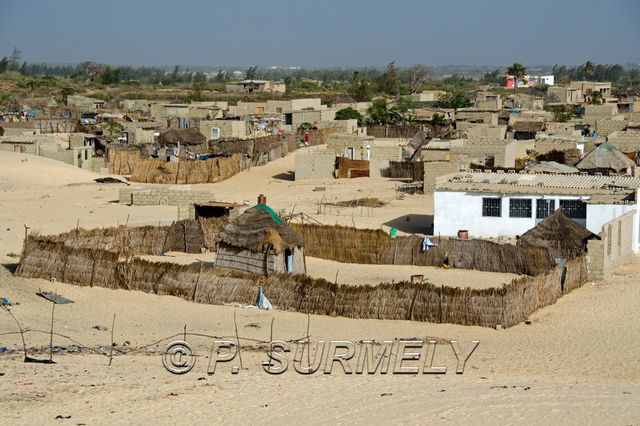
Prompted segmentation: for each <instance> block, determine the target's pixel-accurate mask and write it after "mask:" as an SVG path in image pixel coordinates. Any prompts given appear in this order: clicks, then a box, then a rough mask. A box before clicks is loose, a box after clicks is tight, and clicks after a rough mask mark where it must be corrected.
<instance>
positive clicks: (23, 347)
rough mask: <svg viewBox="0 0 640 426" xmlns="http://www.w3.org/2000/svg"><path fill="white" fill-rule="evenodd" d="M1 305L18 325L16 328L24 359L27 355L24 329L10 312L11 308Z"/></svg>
mask: <svg viewBox="0 0 640 426" xmlns="http://www.w3.org/2000/svg"><path fill="white" fill-rule="evenodd" d="M2 307H3V308H4V309H6V311H7V312H8V313H9V315H11V318H13V320H14V321H15V323H16V325H17V326H18V330H20V337H21V338H22V349H23V350H24V360H25V361H26V360H27V358H29V357H28V356H27V342H26V341H25V340H24V330H23V329H22V326H21V325H20V322H19V321H18V319H17V318H16V317H15V316H14V315H13V313H12V312H11V309H9V308H7V307H6V306H2Z"/></svg>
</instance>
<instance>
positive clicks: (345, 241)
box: [290, 223, 555, 275]
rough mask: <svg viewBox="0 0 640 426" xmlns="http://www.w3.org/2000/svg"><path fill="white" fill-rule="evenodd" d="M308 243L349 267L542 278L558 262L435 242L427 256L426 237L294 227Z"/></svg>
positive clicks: (535, 250) (543, 254)
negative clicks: (401, 267)
mask: <svg viewBox="0 0 640 426" xmlns="http://www.w3.org/2000/svg"><path fill="white" fill-rule="evenodd" d="M290 225H291V226H292V227H293V228H294V229H295V230H296V231H297V232H298V233H300V235H302V237H303V239H304V241H305V249H304V250H305V254H306V255H308V256H312V257H319V258H323V259H330V260H335V261H337V262H343V263H361V264H388V265H417V266H436V267H440V266H442V264H443V263H445V261H447V263H448V264H449V265H450V266H451V267H453V268H458V269H476V270H479V271H491V272H504V273H512V274H518V275H538V274H540V273H542V272H545V271H548V270H549V269H552V268H553V266H554V265H555V262H554V261H553V259H552V258H551V256H550V255H549V252H548V251H547V250H546V249H545V248H541V247H519V246H515V245H512V244H499V243H494V242H491V241H486V240H454V239H449V238H442V239H440V238H437V237H436V238H434V242H435V243H437V244H438V247H437V248H431V249H429V250H428V251H422V238H420V237H417V236H410V237H397V238H391V237H390V236H389V235H388V234H387V233H385V232H384V231H382V230H371V229H356V228H350V227H345V226H337V225H336V226H329V225H312V224H306V225H300V224H293V223H292V224H290Z"/></svg>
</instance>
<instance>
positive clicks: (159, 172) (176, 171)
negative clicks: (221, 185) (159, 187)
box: [131, 154, 250, 184]
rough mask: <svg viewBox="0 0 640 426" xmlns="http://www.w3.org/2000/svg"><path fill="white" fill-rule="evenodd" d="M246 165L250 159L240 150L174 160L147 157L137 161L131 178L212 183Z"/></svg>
mask: <svg viewBox="0 0 640 426" xmlns="http://www.w3.org/2000/svg"><path fill="white" fill-rule="evenodd" d="M249 166H250V163H249V161H248V160H247V159H246V158H245V157H243V156H242V155H241V154H234V155H232V156H230V157H216V158H211V159H208V160H181V161H178V162H174V163H171V162H166V161H164V160H162V159H159V158H148V159H144V160H140V161H138V162H137V163H136V165H135V168H134V171H133V175H131V181H132V182H144V183H164V184H191V183H213V182H219V181H222V180H225V179H228V178H230V177H231V176H233V175H236V174H238V173H240V172H241V171H242V170H246V169H248V168H249Z"/></svg>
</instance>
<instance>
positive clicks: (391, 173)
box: [382, 161, 424, 182]
mask: <svg viewBox="0 0 640 426" xmlns="http://www.w3.org/2000/svg"><path fill="white" fill-rule="evenodd" d="M382 173H383V176H386V177H390V178H392V179H411V181H412V182H418V181H422V180H424V162H422V161H389V167H387V168H386V169H385V170H383V172H382Z"/></svg>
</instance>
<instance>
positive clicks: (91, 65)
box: [0, 48, 640, 100]
mask: <svg viewBox="0 0 640 426" xmlns="http://www.w3.org/2000/svg"><path fill="white" fill-rule="evenodd" d="M21 56H22V52H21V51H20V50H18V49H17V48H14V49H13V51H12V53H11V54H10V55H8V56H4V57H2V58H1V59H0V73H4V72H7V71H13V72H17V73H20V74H22V75H24V76H28V77H36V76H38V77H42V76H49V77H65V78H71V79H75V80H76V81H78V82H91V83H100V84H119V83H125V84H134V85H135V84H162V85H172V84H199V85H203V84H206V83H211V84H215V83H224V82H226V81H229V80H234V79H237V78H238V77H240V78H248V79H265V80H282V81H284V82H285V83H287V86H290V89H292V90H299V91H306V92H313V91H322V90H325V89H327V88H334V89H337V90H338V91H347V92H348V93H349V94H351V95H352V96H353V97H354V98H356V99H358V100H361V99H368V98H370V97H371V95H372V94H376V93H384V94H388V95H404V94H408V93H415V92H417V91H420V90H424V89H429V88H444V89H445V90H448V88H455V89H456V90H464V89H465V86H470V85H474V84H477V83H478V82H483V83H489V84H500V83H501V79H502V75H504V73H505V72H506V68H500V67H498V68H495V67H486V66H437V67H426V66H424V65H414V66H411V67H399V66H396V65H395V63H394V62H390V63H389V64H388V65H387V66H386V67H384V68H382V67H363V68H357V67H343V68H338V67H326V68H295V67H289V68H281V67H268V68H265V67H260V66H258V65H255V66H251V67H247V68H245V69H237V68H231V67H221V68H217V69H216V68H212V67H196V68H194V69H189V68H183V67H181V66H179V65H176V66H174V67H173V68H167V67H146V66H140V67H135V66H111V65H105V64H98V63H95V62H89V61H87V62H82V63H79V64H45V63H27V62H26V61H22V59H21ZM237 71H240V73H239V74H238V73H237ZM447 71H451V72H452V73H450V74H447V73H446V72H447ZM528 72H529V73H531V74H548V73H549V72H551V73H553V74H554V75H555V77H556V82H558V83H564V82H568V81H570V80H594V81H596V80H600V81H611V82H612V83H614V84H616V85H618V86H620V85H638V84H640V68H639V67H638V66H637V65H633V64H627V65H620V64H594V63H592V62H591V61H587V62H586V63H585V64H583V65H579V66H565V65H554V66H553V67H552V68H550V67H548V66H543V67H540V66H536V67H531V68H530V69H529V70H528ZM483 73H484V74H483ZM336 85H348V86H344V87H336ZM202 88H203V87H200V88H199V90H201V89H202ZM345 89H346V90H345Z"/></svg>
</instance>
